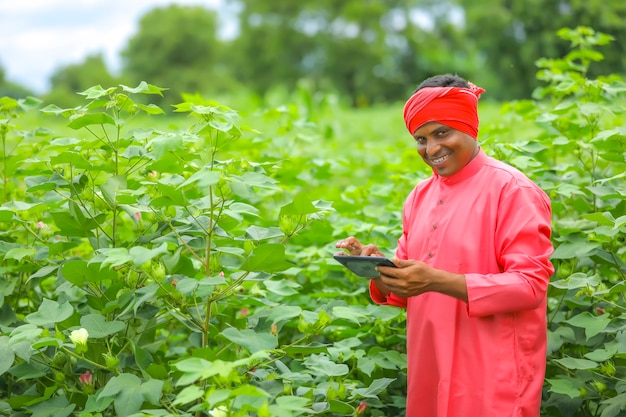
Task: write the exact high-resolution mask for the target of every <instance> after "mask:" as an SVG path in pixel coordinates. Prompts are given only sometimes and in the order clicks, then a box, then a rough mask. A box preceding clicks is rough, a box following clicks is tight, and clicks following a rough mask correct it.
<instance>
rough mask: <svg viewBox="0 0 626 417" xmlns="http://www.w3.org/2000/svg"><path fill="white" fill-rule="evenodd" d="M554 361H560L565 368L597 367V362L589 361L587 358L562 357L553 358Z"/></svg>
mask: <svg viewBox="0 0 626 417" xmlns="http://www.w3.org/2000/svg"><path fill="white" fill-rule="evenodd" d="M554 361H555V362H558V363H560V364H561V365H563V366H564V367H566V368H567V369H596V368H598V364H597V363H596V362H594V361H590V360H588V359H577V358H562V359H555V360H554Z"/></svg>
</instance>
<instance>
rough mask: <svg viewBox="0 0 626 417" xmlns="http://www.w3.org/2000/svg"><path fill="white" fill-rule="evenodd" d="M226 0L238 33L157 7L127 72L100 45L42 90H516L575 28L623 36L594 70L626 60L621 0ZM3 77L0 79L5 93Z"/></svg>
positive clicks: (371, 95) (507, 96) (189, 10)
mask: <svg viewBox="0 0 626 417" xmlns="http://www.w3.org/2000/svg"><path fill="white" fill-rule="evenodd" d="M225 1H226V6H227V7H229V8H234V9H235V10H237V11H238V12H237V14H236V16H235V17H234V19H235V20H234V22H230V23H231V24H232V23H235V24H236V27H237V31H236V34H235V36H233V37H231V38H228V39H225V38H223V37H220V36H219V30H220V27H221V25H222V24H224V18H223V16H222V14H221V13H220V11H219V10H214V9H208V8H204V7H201V6H181V5H170V6H168V7H159V8H155V9H153V10H151V11H149V12H147V13H146V14H145V15H143V17H142V18H141V19H140V22H139V29H138V31H137V32H136V33H135V34H134V35H133V36H132V37H131V38H130V39H129V40H128V42H127V44H126V46H125V48H124V49H123V51H122V52H121V58H122V70H121V74H119V75H115V76H114V75H111V74H110V72H109V70H108V68H107V66H106V63H105V62H104V59H103V57H102V55H98V54H97V55H92V56H89V57H87V58H86V59H85V60H84V62H82V63H76V64H72V65H69V66H65V67H62V68H59V69H58V70H57V71H56V72H55V73H54V74H53V75H52V77H51V80H50V81H51V90H50V92H48V93H47V95H46V97H44V98H45V99H47V100H49V101H53V102H56V103H59V104H63V103H65V102H67V101H68V100H69V101H71V97H72V95H73V94H74V93H75V92H76V91H81V90H83V89H85V88H87V87H89V86H91V85H94V84H102V85H103V86H104V85H112V84H116V83H117V82H122V83H128V84H133V85H135V84H136V83H138V82H139V81H142V80H146V81H148V82H150V83H153V84H156V85H159V86H161V87H166V88H169V89H170V90H171V91H170V94H168V95H167V97H166V98H165V99H163V100H166V101H167V100H172V101H176V100H177V98H178V97H180V94H181V93H185V92H187V93H195V92H199V93H201V94H203V95H209V96H210V95H215V94H229V93H232V92H233V91H245V92H246V93H253V94H256V95H258V96H259V97H261V98H262V97H263V96H264V95H266V94H267V93H268V92H269V91H272V90H273V89H277V88H282V89H285V90H287V91H290V90H293V89H295V88H296V87H297V86H298V85H299V83H302V82H306V83H307V84H306V85H307V86H308V88H310V89H312V90H313V91H323V92H334V93H337V94H338V95H339V96H341V97H344V98H345V99H346V100H347V101H348V102H349V104H350V105H352V106H367V105H371V104H375V103H383V102H391V101H396V100H402V99H404V98H405V97H406V96H407V95H408V94H410V93H411V92H412V91H413V90H414V88H415V87H416V85H417V83H418V82H419V81H420V80H422V79H424V78H426V77H428V76H431V75H433V74H437V73H443V72H453V73H457V74H459V75H461V76H463V77H465V78H468V79H470V80H473V81H475V82H476V83H477V84H479V85H481V86H483V87H485V88H486V89H487V90H488V91H489V97H490V98H493V99H497V100H513V99H518V98H525V97H529V96H530V95H531V94H532V92H533V90H534V89H535V88H536V87H537V84H536V83H537V78H536V74H537V67H536V65H535V61H536V60H537V59H539V58H542V57H546V58H557V57H560V56H563V55H565V53H567V51H568V50H569V47H570V45H569V44H568V43H566V42H564V41H563V40H562V39H559V38H558V37H557V36H556V35H555V33H556V31H557V30H558V29H560V28H562V27H575V26H589V27H593V28H594V29H595V30H596V31H597V32H600V33H605V34H609V35H611V36H612V37H613V38H614V40H615V41H614V42H611V43H610V44H609V45H606V46H605V47H604V49H603V54H604V57H603V59H602V60H601V61H600V62H598V64H597V65H596V66H595V67H594V70H595V73H594V74H589V75H590V76H594V75H598V74H610V73H622V74H623V73H624V68H626V53H625V52H626V50H625V48H626V46H625V45H626V26H624V25H623V23H622V22H623V21H624V19H625V18H626V3H625V2H623V1H622V0H604V1H600V0H588V1H585V2H580V1H574V0H561V1H557V0H523V1H522V0H484V1H481V2H472V1H469V0H421V1H419V2H415V1H410V0H387V1H385V2H380V1H358V0H300V1H298V2H293V1H291V0H236V1H235V0H232V1H228V0H225ZM7 83H8V82H6V81H5V82H4V83H3V80H2V79H0V92H1V91H6V90H7V88H6V85H7ZM12 87H13V89H12V90H11V89H9V92H11V91H16V90H19V89H15V86H14V85H12ZM20 91H21V90H20ZM68 104H69V103H68ZM161 104H166V105H167V104H171V103H167V102H165V103H161Z"/></svg>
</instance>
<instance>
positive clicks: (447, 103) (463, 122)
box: [404, 83, 485, 139]
mask: <svg viewBox="0 0 626 417" xmlns="http://www.w3.org/2000/svg"><path fill="white" fill-rule="evenodd" d="M468 84H469V88H461V87H424V88H421V89H419V90H418V91H417V92H416V93H415V94H413V95H412V96H411V98H409V99H408V100H407V102H406V104H405V105H404V122H405V123H406V128H407V129H408V130H409V133H411V134H413V133H415V131H416V130H417V129H418V128H419V127H420V126H422V125H423V124H425V123H428V122H439V123H442V124H445V125H446V126H450V127H451V128H453V129H456V130H459V131H461V132H463V133H466V134H468V135H470V136H471V137H473V138H474V139H476V138H477V137H478V111H477V106H478V98H479V97H480V95H481V94H482V93H483V92H485V90H484V89H482V88H480V87H477V86H475V85H474V84H472V83H468Z"/></svg>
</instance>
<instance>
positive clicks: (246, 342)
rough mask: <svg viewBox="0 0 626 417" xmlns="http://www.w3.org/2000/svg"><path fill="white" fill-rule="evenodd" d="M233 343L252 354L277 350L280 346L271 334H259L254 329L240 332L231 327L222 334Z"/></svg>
mask: <svg viewBox="0 0 626 417" xmlns="http://www.w3.org/2000/svg"><path fill="white" fill-rule="evenodd" d="M221 334H222V335H223V336H224V337H225V338H227V339H228V340H230V341H231V342H233V343H235V344H237V345H239V346H243V347H244V348H246V349H247V350H249V351H250V352H251V353H254V352H258V351H263V350H271V349H275V348H276V346H278V340H277V339H276V337H275V336H274V335H272V334H271V333H269V332H267V333H257V332H255V331H254V330H252V329H245V330H239V329H235V328H234V327H229V328H227V329H225V330H224V331H222V333H221Z"/></svg>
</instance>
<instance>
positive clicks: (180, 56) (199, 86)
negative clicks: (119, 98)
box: [122, 5, 220, 104]
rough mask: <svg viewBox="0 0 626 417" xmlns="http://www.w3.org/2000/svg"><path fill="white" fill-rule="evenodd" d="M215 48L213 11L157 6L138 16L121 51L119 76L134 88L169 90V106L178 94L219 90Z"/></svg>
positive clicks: (217, 54)
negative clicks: (134, 30) (136, 25)
mask: <svg viewBox="0 0 626 417" xmlns="http://www.w3.org/2000/svg"><path fill="white" fill-rule="evenodd" d="M219 49H220V43H219V42H218V40H217V18H216V14H215V12H213V11H211V10H208V9H206V8H204V7H200V6H194V7H187V6H176V5H172V6H169V7H166V8H157V9H154V10H152V11H150V12H148V13H147V14H145V15H144V16H143V17H142V18H141V20H140V22H139V31H138V32H137V33H136V34H135V35H134V36H133V37H132V38H131V39H130V40H129V42H128V45H127V46H126V48H125V49H124V50H123V51H122V59H123V74H124V75H125V76H127V77H128V78H129V80H130V82H131V83H133V84H136V83H138V82H140V81H146V82H149V83H151V84H155V85H158V86H159V87H164V88H169V89H170V92H169V93H168V94H166V95H165V99H164V100H165V103H166V104H172V103H173V102H176V101H180V99H179V98H180V94H181V93H196V92H200V93H203V92H206V91H207V90H210V89H219V88H220V87H219V84H220V80H219V79H216V77H215V75H216V68H217V66H218V60H219V58H218V57H219Z"/></svg>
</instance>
